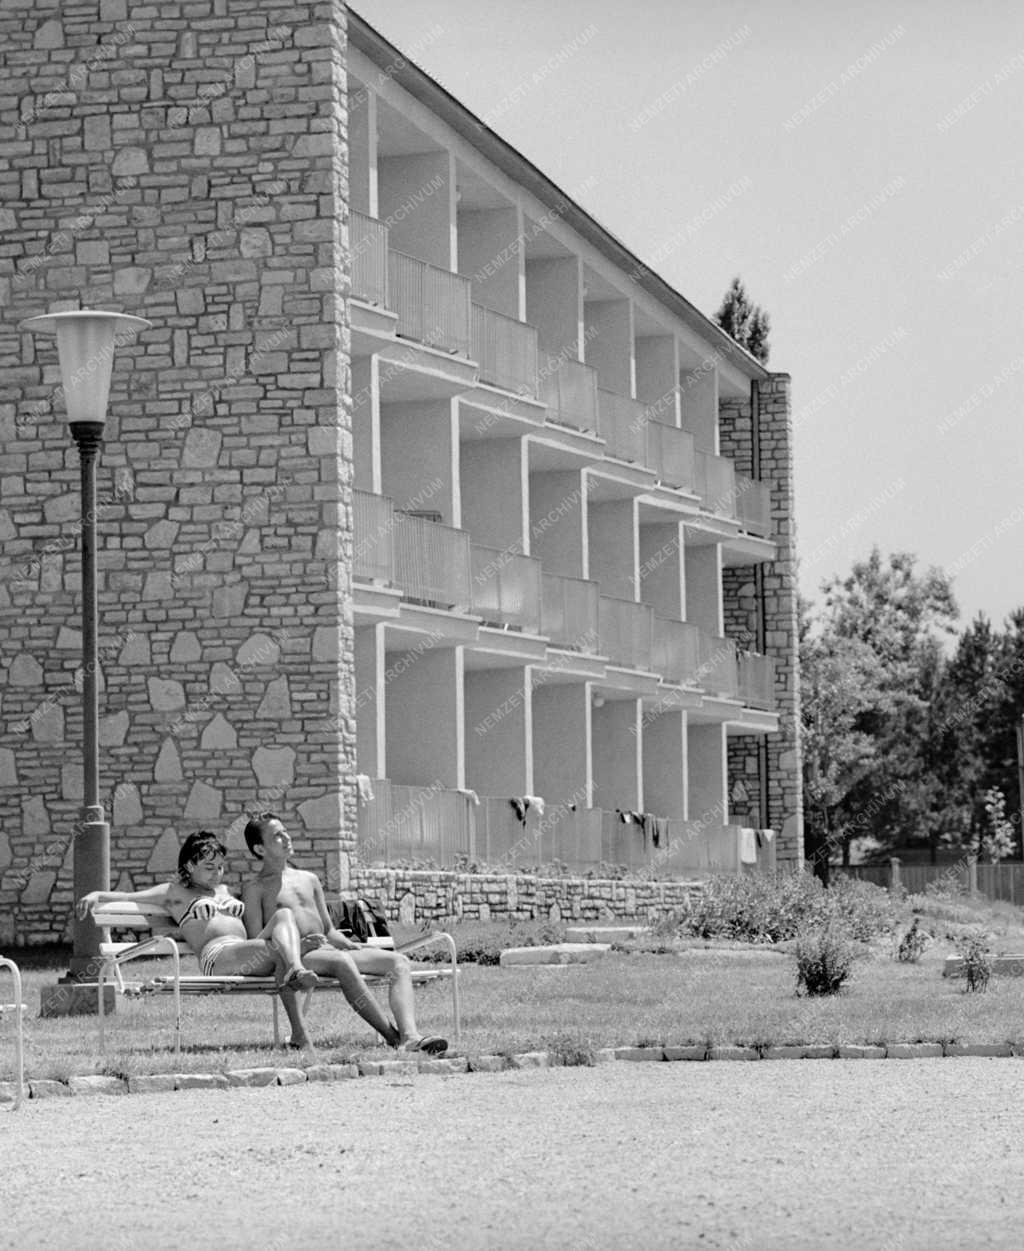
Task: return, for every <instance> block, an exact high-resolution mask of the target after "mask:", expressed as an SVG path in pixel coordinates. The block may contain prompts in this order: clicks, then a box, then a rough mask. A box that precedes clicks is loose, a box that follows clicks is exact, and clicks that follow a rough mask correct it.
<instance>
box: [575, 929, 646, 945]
mask: <svg viewBox="0 0 1024 1251" xmlns="http://www.w3.org/2000/svg"><path fill="white" fill-rule="evenodd" d="M650 932H651V927H650V926H649V925H571V926H570V927H569V928H568V929H567V930H566V931H565V939H566V942H570V943H616V942H621V941H622V939H624V938H639V936H640V935H641V934H649V933H650Z"/></svg>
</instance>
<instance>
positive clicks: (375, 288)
mask: <svg viewBox="0 0 1024 1251" xmlns="http://www.w3.org/2000/svg"><path fill="white" fill-rule="evenodd" d="M348 232H349V246H350V248H351V250H352V294H353V296H355V298H356V299H357V300H363V301H365V302H366V303H367V304H379V305H380V306H381V307H382V308H387V306H388V228H387V226H385V225H384V223H383V222H379V221H377V219H376V218H375V217H367V216H366V214H365V213H357V212H356V211H355V209H352V210H351V211H350V213H349V227H348Z"/></svg>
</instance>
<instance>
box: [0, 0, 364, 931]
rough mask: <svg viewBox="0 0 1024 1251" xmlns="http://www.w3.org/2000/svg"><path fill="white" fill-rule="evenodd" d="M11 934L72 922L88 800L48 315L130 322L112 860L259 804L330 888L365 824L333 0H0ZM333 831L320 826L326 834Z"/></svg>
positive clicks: (3, 726)
mask: <svg viewBox="0 0 1024 1251" xmlns="http://www.w3.org/2000/svg"><path fill="white" fill-rule="evenodd" d="M0 49H3V53H2V58H3V81H2V83H0V154H2V157H3V159H2V161H0V185H2V195H0V203H2V205H3V208H2V209H0V226H2V228H3V231H2V247H0V305H2V307H3V317H2V319H0V689H2V702H0V943H2V944H10V943H11V942H15V943H18V944H21V943H38V942H43V941H47V940H48V939H51V938H54V937H60V936H61V935H62V934H64V933H65V931H66V926H67V922H68V918H69V914H70V906H71V902H72V900H71V876H70V850H71V846H72V840H73V833H74V828H75V823H76V819H77V816H78V809H79V804H80V801H81V795H82V776H81V767H80V765H79V763H78V759H79V754H80V743H81V707H80V695H79V692H78V690H77V688H76V669H77V667H78V665H79V663H80V659H79V648H80V636H79V633H78V629H79V624H78V623H79V614H80V600H79V590H80V581H79V555H78V537H79V536H78V525H77V519H78V517H79V512H80V500H79V491H78V464H77V453H76V452H75V451H74V449H73V445H72V443H71V440H70V438H69V435H68V432H67V430H66V427H65V425H64V422H63V406H62V404H61V403H60V401H59V400H55V396H54V392H55V388H56V387H57V384H58V382H59V375H58V372H57V367H56V353H55V350H54V346H53V343H52V341H50V342H47V341H43V340H39V339H37V338H35V337H34V336H32V335H29V334H26V333H21V332H19V330H18V329H17V326H18V322H19V321H21V319H22V318H25V317H29V316H32V315H34V314H37V313H42V312H46V311H54V310H57V309H62V308H68V307H76V306H78V305H79V303H80V304H81V305H83V306H97V307H101V308H106V309H111V310H116V311H122V312H130V313H135V314H138V315H140V316H143V317H147V318H149V319H151V321H152V322H153V326H152V329H151V330H148V331H146V332H144V333H143V334H142V335H141V336H140V338H139V339H138V341H137V342H136V343H134V344H132V345H128V346H124V347H121V348H119V350H118V352H117V354H116V357H115V369H114V380H113V386H112V391H111V399H110V406H109V421H108V432H107V441H106V446H105V449H104V452H103V457H102V461H101V464H100V471H99V486H98V497H99V501H100V507H99V509H98V527H99V542H98V547H99V551H98V564H99V601H100V617H101V626H100V636H99V648H100V657H101V668H102V673H101V684H100V706H101V718H102V723H101V736H102V738H101V760H100V768H101V788H102V796H101V798H102V800H103V803H104V805H105V807H106V811H107V816H108V819H111V820H112V823H113V829H112V853H111V860H112V870H113V876H114V878H115V881H116V882H117V883H118V884H120V885H124V886H135V887H139V886H145V885H148V884H150V883H152V882H154V881H157V880H162V879H166V877H167V876H168V873H169V871H170V870H171V869H172V868H173V866H174V863H175V859H176V851H177V847H178V845H179V842H180V839H181V838H182V837H183V836H184V834H185V833H187V832H189V831H190V830H193V829H196V828H199V827H202V826H210V827H212V828H213V829H215V830H217V831H219V832H221V833H222V834H223V832H224V831H225V830H226V829H228V828H229V827H230V835H229V839H230V844H231V848H232V851H233V853H234V858H235V860H236V863H233V864H232V865H231V866H230V867H231V870H232V872H234V871H235V870H238V869H241V868H242V867H243V864H244V863H245V860H246V858H245V857H244V854H243V853H242V851H241V848H242V842H241V824H242V822H241V821H239V820H237V819H236V818H238V816H239V814H240V813H241V812H242V810H243V809H245V808H251V807H253V806H257V805H258V806H262V807H272V808H274V809H275V810H277V811H279V812H281V813H282V815H283V816H284V817H285V819H286V820H287V821H289V822H290V823H291V825H292V828H293V829H294V831H295V833H296V835H297V836H298V838H297V841H298V843H299V847H300V855H299V857H298V859H299V861H300V862H301V863H306V864H308V865H309V866H310V867H315V868H317V869H318V870H319V871H320V872H321V873H323V874H324V875H325V876H326V878H327V880H328V882H329V884H331V885H332V886H334V887H337V886H344V885H345V884H346V881H347V872H348V853H349V852H350V851H351V850H352V848H353V845H354V828H355V822H354V815H353V814H354V796H353V795H351V794H350V793H349V787H350V779H351V778H352V776H353V774H354V772H355V767H354V765H355V726H354V713H353V701H352V692H353V684H354V683H353V674H352V670H351V656H352V624H351V620H352V612H351V594H350V586H349V570H350V553H349V548H350V542H351V525H350V516H349V509H350V491H349V486H350V477H351V431H350V423H349V400H348V393H349V390H350V388H349V380H348V369H349V356H348V326H347V313H346V304H345V297H346V295H347V291H348V256H347V148H346V132H345V123H346V117H345V110H344V107H343V104H344V91H345V54H346V43H345V10H344V6H343V5H342V4H341V3H340V0H335V2H332V3H319V4H317V3H300V4H290V5H287V6H282V5H280V4H278V3H271V2H270V0H189V2H188V3H176V2H164V3H159V4H157V3H134V2H132V0H71V2H69V3H59V4H58V3H56V0H33V2H32V3H31V4H30V3H28V2H27V0H26V2H25V3H19V0H14V2H13V3H11V2H10V0H8V2H7V3H5V4H4V6H3V8H2V9H0ZM339 830H341V837H340V839H339V834H338V831H339Z"/></svg>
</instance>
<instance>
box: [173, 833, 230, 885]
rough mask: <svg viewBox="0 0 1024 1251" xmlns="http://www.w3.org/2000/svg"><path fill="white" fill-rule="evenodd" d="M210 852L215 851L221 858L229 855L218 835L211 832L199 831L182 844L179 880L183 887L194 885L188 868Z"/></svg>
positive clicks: (179, 854) (179, 853)
mask: <svg viewBox="0 0 1024 1251" xmlns="http://www.w3.org/2000/svg"><path fill="white" fill-rule="evenodd" d="M208 851H215V852H217V853H218V854H219V855H221V856H226V855H227V854H228V849H227V848H226V847H225V846H224V844H223V843H222V842H221V841H220V839H219V838H218V837H217V835H216V834H211V833H210V831H209V830H198V831H197V832H196V833H195V834H190V835H189V836H188V838H186V839H185V841H184V842H183V843H182V844H181V851H179V852H178V879H179V881H180V882H181V884H182V885H183V886H191V884H192V874H191V873H190V872H189V869H188V866H189V865H190V864H192V863H193V861H196V860H199V859H201V858H202V857H203V856H204V855H205V854H206V853H207V852H208Z"/></svg>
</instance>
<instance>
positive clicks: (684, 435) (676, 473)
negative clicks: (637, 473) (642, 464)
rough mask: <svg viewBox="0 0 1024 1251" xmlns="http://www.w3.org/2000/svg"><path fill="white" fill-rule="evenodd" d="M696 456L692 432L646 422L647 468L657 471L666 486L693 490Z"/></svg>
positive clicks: (655, 422) (659, 423)
mask: <svg viewBox="0 0 1024 1251" xmlns="http://www.w3.org/2000/svg"><path fill="white" fill-rule="evenodd" d="M694 455H695V453H694V449H693V435H692V434H691V433H690V432H689V430H680V429H678V427H676V426H664V425H662V424H661V422H660V421H649V422H648V423H647V455H646V462H647V467H648V469H653V470H654V472H655V473H656V474H657V475H658V478H659V480H660V481H661V482H662V483H663V484H664V485H665V486H670V487H681V488H682V489H683V490H684V491H692V490H693V486H694V473H695V467H694Z"/></svg>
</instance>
